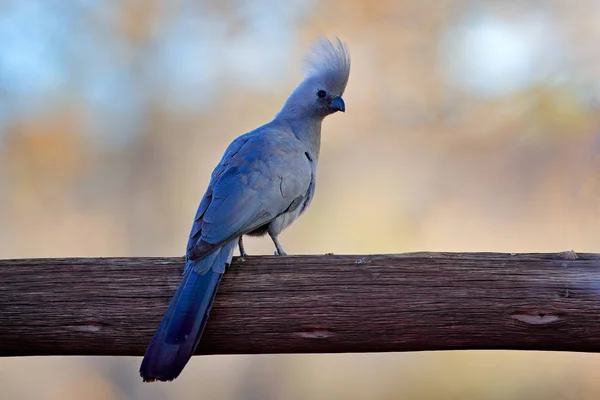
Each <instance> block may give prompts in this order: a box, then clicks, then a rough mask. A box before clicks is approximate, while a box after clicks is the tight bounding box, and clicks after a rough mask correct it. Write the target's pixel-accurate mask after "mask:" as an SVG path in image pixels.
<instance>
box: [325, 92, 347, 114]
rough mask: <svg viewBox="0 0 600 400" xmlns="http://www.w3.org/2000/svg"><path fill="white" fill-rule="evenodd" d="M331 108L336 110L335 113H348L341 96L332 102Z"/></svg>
mask: <svg viewBox="0 0 600 400" xmlns="http://www.w3.org/2000/svg"><path fill="white" fill-rule="evenodd" d="M329 106H330V107H331V109H332V110H335V111H341V112H345V111H346V104H344V99H342V98H341V97H339V96H338V97H335V98H334V99H333V100H331V104H330V105H329Z"/></svg>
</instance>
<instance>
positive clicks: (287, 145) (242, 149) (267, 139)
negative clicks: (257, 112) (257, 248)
mask: <svg viewBox="0 0 600 400" xmlns="http://www.w3.org/2000/svg"><path fill="white" fill-rule="evenodd" d="M311 179H312V169H311V165H310V161H309V158H308V156H307V154H306V153H305V149H304V147H303V146H302V144H301V143H300V142H299V141H298V140H296V139H295V138H294V137H293V136H291V135H285V134H278V133H276V132H262V133H260V134H253V135H248V136H246V135H244V136H241V137H240V138H238V139H237V140H236V141H234V142H233V143H232V144H231V145H230V147H229V148H228V150H227V152H226V153H225V156H224V157H223V159H222V160H221V162H220V163H219V165H218V166H217V168H216V169H215V171H214V172H213V175H212V178H211V183H210V185H209V188H208V190H207V192H206V194H205V195H204V198H203V199H202V202H201V203H200V207H199V208H198V212H197V214H196V220H195V221H194V226H193V228H192V233H191V235H190V240H189V242H188V254H187V255H188V258H189V259H191V260H194V259H199V258H202V257H204V256H205V255H206V254H208V253H209V252H210V251H212V250H213V249H214V248H215V247H218V246H220V245H222V244H223V243H226V242H228V241H230V240H232V239H234V238H236V237H238V236H240V235H243V234H246V233H248V232H251V231H253V230H255V229H257V228H259V227H261V226H263V225H265V224H267V223H269V222H271V221H272V220H273V219H274V218H276V217H277V216H278V215H280V214H281V213H283V212H284V211H286V210H287V209H288V208H289V207H290V205H292V203H294V200H296V203H297V202H298V200H297V199H298V198H299V197H303V196H305V194H306V192H307V191H308V188H309V185H310V182H311Z"/></svg>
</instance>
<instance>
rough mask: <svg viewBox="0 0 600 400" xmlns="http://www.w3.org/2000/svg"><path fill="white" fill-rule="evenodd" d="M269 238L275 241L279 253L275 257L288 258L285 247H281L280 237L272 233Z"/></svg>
mask: <svg viewBox="0 0 600 400" xmlns="http://www.w3.org/2000/svg"><path fill="white" fill-rule="evenodd" d="M269 236H271V239H272V240H273V243H274V244H275V248H276V249H277V251H276V252H275V255H276V256H287V253H286V252H285V250H284V249H283V246H282V245H281V243H279V236H277V235H273V234H271V233H269Z"/></svg>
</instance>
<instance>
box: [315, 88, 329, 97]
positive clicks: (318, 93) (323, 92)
mask: <svg viewBox="0 0 600 400" xmlns="http://www.w3.org/2000/svg"><path fill="white" fill-rule="evenodd" d="M317 96H319V97H320V98H323V97H325V96H327V92H326V91H324V90H319V91H318V92H317Z"/></svg>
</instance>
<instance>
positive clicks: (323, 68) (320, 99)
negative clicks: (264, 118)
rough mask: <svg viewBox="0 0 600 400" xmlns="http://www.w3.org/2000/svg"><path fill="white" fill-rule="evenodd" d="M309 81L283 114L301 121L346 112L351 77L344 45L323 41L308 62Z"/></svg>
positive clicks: (296, 92)
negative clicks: (344, 98) (344, 96)
mask: <svg viewBox="0 0 600 400" xmlns="http://www.w3.org/2000/svg"><path fill="white" fill-rule="evenodd" d="M305 63H306V68H305V73H306V77H305V79H304V80H303V81H302V83H300V85H299V86H298V87H297V88H296V90H294V92H293V93H292V95H291V96H290V97H289V99H288V100H287V102H286V104H285V105H284V108H283V110H282V111H285V112H286V114H292V115H296V116H298V117H316V118H324V117H326V116H327V115H329V114H333V113H335V112H337V111H342V112H344V111H346V105H345V103H344V100H343V99H342V95H343V94H344V90H345V89H346V84H347V83H348V77H349V75H350V56H349V54H348V50H347V49H346V47H345V46H344V44H342V42H341V41H340V40H339V39H338V38H336V39H335V40H334V41H333V42H331V41H329V40H328V39H326V38H320V39H319V40H318V41H317V42H315V43H314V45H313V46H312V49H311V52H310V53H309V54H308V56H307V57H306V59H305Z"/></svg>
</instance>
